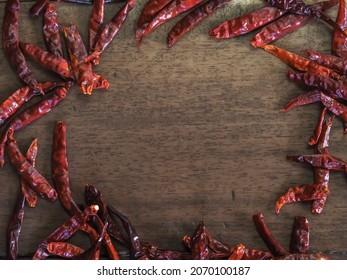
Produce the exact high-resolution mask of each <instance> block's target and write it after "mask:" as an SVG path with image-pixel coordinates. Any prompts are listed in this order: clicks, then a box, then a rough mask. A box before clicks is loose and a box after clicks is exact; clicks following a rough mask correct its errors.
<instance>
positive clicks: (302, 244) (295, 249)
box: [289, 216, 310, 254]
mask: <svg viewBox="0 0 347 280" xmlns="http://www.w3.org/2000/svg"><path fill="white" fill-rule="evenodd" d="M309 240H310V226H309V223H308V221H307V219H306V217H301V216H297V217H295V218H294V224H293V229H292V236H291V239H290V244H289V251H290V252H291V253H294V254H307V253H308V247H309V242H310V241H309Z"/></svg>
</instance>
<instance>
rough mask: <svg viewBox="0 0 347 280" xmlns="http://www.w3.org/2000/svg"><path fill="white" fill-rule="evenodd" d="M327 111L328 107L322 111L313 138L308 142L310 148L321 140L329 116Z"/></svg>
mask: <svg viewBox="0 0 347 280" xmlns="http://www.w3.org/2000/svg"><path fill="white" fill-rule="evenodd" d="M327 111H328V109H327V108H326V107H324V108H323V109H322V110H321V113H320V114H319V120H318V123H317V125H316V128H315V130H314V132H313V134H312V136H311V137H310V139H309V140H308V144H309V145H310V146H312V145H315V144H317V142H318V140H319V138H320V135H321V133H322V126H323V122H324V119H325V116H326V114H327Z"/></svg>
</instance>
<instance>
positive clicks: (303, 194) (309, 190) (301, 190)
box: [276, 184, 330, 214]
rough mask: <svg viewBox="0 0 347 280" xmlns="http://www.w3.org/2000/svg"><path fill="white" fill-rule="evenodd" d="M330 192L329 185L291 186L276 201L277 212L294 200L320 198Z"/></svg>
mask: <svg viewBox="0 0 347 280" xmlns="http://www.w3.org/2000/svg"><path fill="white" fill-rule="evenodd" d="M329 194H330V191H329V189H328V188H327V187H325V186H322V185H318V184H306V185H300V186H296V187H294V188H290V189H289V190H288V191H287V193H285V194H284V195H282V196H280V197H279V199H278V200H277V202H276V213H277V214H278V213H279V212H280V209H281V208H282V207H283V206H284V205H286V204H288V203H293V202H300V201H312V200H320V199H322V198H324V197H326V196H328V195H329Z"/></svg>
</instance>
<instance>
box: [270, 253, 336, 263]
mask: <svg viewBox="0 0 347 280" xmlns="http://www.w3.org/2000/svg"><path fill="white" fill-rule="evenodd" d="M274 259H275V260H296V261H300V260H301V261H303V260H312V261H313V260H330V258H329V257H328V256H326V255H323V254H319V253H312V254H289V255H287V256H281V257H277V258H274Z"/></svg>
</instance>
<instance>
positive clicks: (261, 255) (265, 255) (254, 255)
mask: <svg viewBox="0 0 347 280" xmlns="http://www.w3.org/2000/svg"><path fill="white" fill-rule="evenodd" d="M272 258H273V256H272V254H271V253H270V252H268V251H262V250H254V249H248V248H246V249H245V250H244V254H243V256H242V260H271V259H272Z"/></svg>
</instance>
